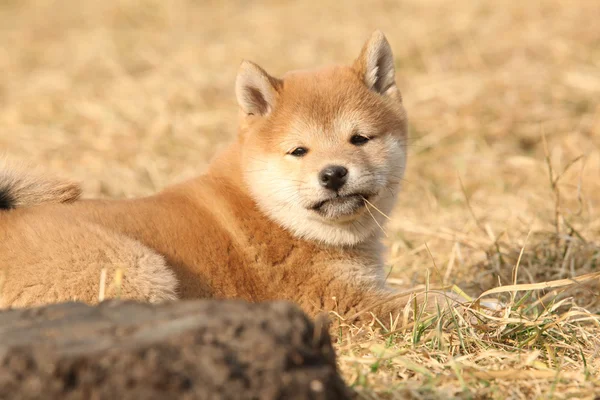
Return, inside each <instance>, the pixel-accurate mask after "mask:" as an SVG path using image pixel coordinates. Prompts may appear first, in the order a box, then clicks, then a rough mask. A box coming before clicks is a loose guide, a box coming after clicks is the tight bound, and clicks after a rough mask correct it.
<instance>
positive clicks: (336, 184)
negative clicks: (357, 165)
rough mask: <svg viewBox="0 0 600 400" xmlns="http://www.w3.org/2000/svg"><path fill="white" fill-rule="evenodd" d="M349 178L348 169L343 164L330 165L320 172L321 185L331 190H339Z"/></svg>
mask: <svg viewBox="0 0 600 400" xmlns="http://www.w3.org/2000/svg"><path fill="white" fill-rule="evenodd" d="M347 180H348V170H347V169H346V168H344V167H342V166H341V165H328V166H327V167H325V168H323V169H322V170H321V172H319V182H320V183H321V186H323V187H324V188H327V189H331V190H339V189H340V188H341V187H342V186H344V183H346V181H347Z"/></svg>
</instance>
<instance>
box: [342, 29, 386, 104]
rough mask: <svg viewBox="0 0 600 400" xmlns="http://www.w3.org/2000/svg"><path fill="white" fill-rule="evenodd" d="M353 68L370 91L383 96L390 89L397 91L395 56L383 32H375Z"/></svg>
mask: <svg viewBox="0 0 600 400" xmlns="http://www.w3.org/2000/svg"><path fill="white" fill-rule="evenodd" d="M353 68H354V70H355V71H356V72H357V73H358V74H359V76H360V77H361V79H362V80H363V82H364V83H365V85H367V87H368V88H369V89H371V90H373V91H375V92H377V93H379V94H382V95H383V94H386V93H388V92H389V91H390V89H392V90H393V91H397V89H396V78H395V75H396V71H395V70H394V55H393V54H392V48H391V47H390V44H389V43H388V41H387V39H386V38H385V35H384V34H383V32H381V31H379V30H377V31H375V32H373V34H372V35H371V37H370V38H369V40H368V41H367V43H365V45H364V46H363V48H362V51H361V52H360V55H359V56H358V58H357V59H356V61H354V65H353Z"/></svg>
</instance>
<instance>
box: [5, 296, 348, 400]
mask: <svg viewBox="0 0 600 400" xmlns="http://www.w3.org/2000/svg"><path fill="white" fill-rule="evenodd" d="M54 398H55V399H111V400H112V399H136V400H142V399H171V398H178V399H346V398H350V392H349V390H348V389H347V387H346V386H345V384H344V382H343V381H342V379H341V378H340V376H339V375H338V373H337V369H336V364H335V352H334V350H333V348H332V346H331V342H330V339H329V335H328V333H327V327H326V326H324V324H322V323H319V321H317V323H316V327H315V325H313V323H312V322H311V321H310V320H309V319H308V318H307V317H306V316H305V315H304V314H303V313H302V312H301V311H300V310H299V309H298V308H297V307H295V306H293V305H291V304H289V303H284V302H274V303H263V304H248V303H244V302H238V301H182V302H175V303H169V304H162V305H149V304H139V303H132V302H107V303H103V304H101V305H100V306H97V307H90V306H87V305H84V304H81V303H64V304H58V305H52V306H48V307H43V308H36V309H25V310H9V311H3V312H0V399H11V400H16V399H54Z"/></svg>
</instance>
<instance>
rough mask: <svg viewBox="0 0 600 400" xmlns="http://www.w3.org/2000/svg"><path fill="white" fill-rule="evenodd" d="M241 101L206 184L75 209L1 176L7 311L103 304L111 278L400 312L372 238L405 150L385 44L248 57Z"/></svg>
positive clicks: (119, 283) (145, 297)
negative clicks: (356, 51)
mask: <svg viewBox="0 0 600 400" xmlns="http://www.w3.org/2000/svg"><path fill="white" fill-rule="evenodd" d="M235 92H236V96H237V100H238V103H239V106H240V129H239V135H238V137H237V139H236V140H235V141H234V142H233V143H232V144H231V145H230V146H229V147H228V148H227V149H226V150H225V151H224V152H223V153H222V154H220V155H218V156H217V157H216V158H215V159H214V160H213V162H212V163H211V165H210V168H209V170H208V172H207V173H206V174H205V175H202V176H200V177H198V178H196V179H194V180H191V181H188V182H185V183H181V184H178V185H175V186H172V187H169V188H167V189H166V190H164V191H162V192H160V193H158V194H156V195H154V196H151V197H147V198H139V199H130V200H80V199H78V196H79V189H78V187H77V186H74V185H72V184H70V183H68V182H62V181H58V180H53V179H49V178H46V177H38V176H37V175H35V174H33V173H29V172H24V171H20V170H18V169H14V168H11V167H9V166H8V165H6V166H4V167H3V170H2V172H1V174H0V208H3V210H0V282H2V283H0V306H3V307H22V306H32V305H38V304H43V303H49V302H56V301H64V300H71V299H77V300H81V301H85V302H89V303H94V302H97V301H98V292H99V277H100V275H101V271H102V270H103V269H104V270H105V271H107V273H106V276H107V280H106V287H107V288H108V289H107V296H116V295H117V294H118V295H120V296H121V297H122V298H130V299H136V300H142V301H150V302H157V301H164V300H171V299H176V298H181V299H185V298H208V297H211V298H239V299H244V300H248V301H264V300H274V299H284V300H290V301H293V302H296V303H297V304H299V305H300V306H301V307H302V308H303V309H304V310H305V311H306V312H307V313H308V314H310V315H315V314H316V313H318V312H320V311H332V310H333V311H336V312H337V313H339V314H341V315H343V316H347V318H349V321H350V322H354V321H357V320H361V319H363V318H372V315H375V316H376V317H379V318H380V319H381V320H389V318H388V317H389V315H390V314H397V313H399V312H401V311H402V309H403V308H404V306H405V305H406V303H407V300H408V299H407V297H406V296H403V297H399V296H398V294H397V293H395V292H394V291H392V290H390V289H388V288H387V287H386V286H385V277H384V273H383V267H382V259H381V250H382V249H381V245H380V241H379V239H380V236H381V229H382V226H383V225H384V224H385V215H386V214H388V213H390V212H391V210H392V207H393V205H394V202H395V200H396V196H397V193H398V192H399V190H400V183H401V180H402V177H403V174H404V169H405V164H406V140H407V139H406V129H407V116H406V112H405V110H404V107H403V104H402V97H401V95H400V92H399V90H398V88H397V87H396V82H395V72H394V58H393V55H392V50H391V48H390V45H389V44H388V41H387V40H386V38H385V36H384V35H383V34H382V33H381V32H375V33H374V34H373V35H372V37H371V38H370V39H369V40H368V41H367V43H366V44H365V45H364V47H363V49H362V51H361V53H360V55H359V56H358V58H357V59H356V60H355V61H354V63H353V64H352V65H349V66H332V67H325V68H321V69H317V70H311V71H293V72H289V73H287V74H285V75H284V76H283V77H282V78H275V77H273V76H271V75H269V74H268V73H267V72H265V70H263V69H262V68H260V67H259V66H257V65H256V64H253V63H251V62H248V61H245V62H243V63H242V64H241V66H240V70H239V73H238V76H237V80H236V86H235ZM121 273H122V279H121ZM427 298H428V301H429V302H430V303H431V302H432V301H433V300H436V301H437V300H442V301H446V300H445V298H442V297H440V298H438V297H437V296H434V295H433V294H429V296H428V297H427ZM366 311H368V312H370V313H365V312H366Z"/></svg>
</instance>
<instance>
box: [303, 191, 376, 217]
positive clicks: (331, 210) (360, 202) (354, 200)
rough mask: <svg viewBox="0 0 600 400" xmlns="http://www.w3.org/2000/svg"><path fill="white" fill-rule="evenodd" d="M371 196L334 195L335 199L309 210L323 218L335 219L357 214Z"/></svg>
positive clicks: (365, 194) (321, 202)
mask: <svg viewBox="0 0 600 400" xmlns="http://www.w3.org/2000/svg"><path fill="white" fill-rule="evenodd" d="M373 196H374V195H373V194H372V193H351V194H346V195H336V197H332V198H329V199H325V200H321V201H319V202H317V203H315V204H313V205H312V206H310V207H309V208H310V209H311V210H313V211H315V212H316V213H318V214H320V215H321V216H323V217H325V218H329V219H335V218H340V217H345V216H350V215H353V214H357V213H358V212H359V211H360V210H362V209H363V208H364V207H365V206H366V205H367V202H368V201H369V199H370V198H372V197H373Z"/></svg>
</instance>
